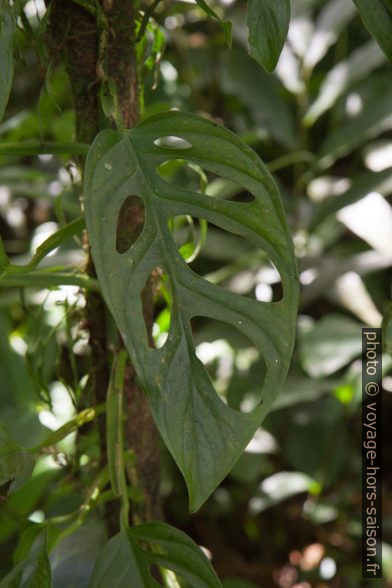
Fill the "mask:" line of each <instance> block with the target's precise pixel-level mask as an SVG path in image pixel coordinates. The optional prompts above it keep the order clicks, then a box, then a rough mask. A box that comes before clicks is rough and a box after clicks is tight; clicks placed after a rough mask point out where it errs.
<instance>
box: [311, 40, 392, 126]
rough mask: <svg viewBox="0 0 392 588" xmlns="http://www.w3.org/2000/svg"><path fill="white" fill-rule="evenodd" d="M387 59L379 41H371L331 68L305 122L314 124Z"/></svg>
mask: <svg viewBox="0 0 392 588" xmlns="http://www.w3.org/2000/svg"><path fill="white" fill-rule="evenodd" d="M384 61H385V58H384V54H383V53H382V51H380V49H379V47H378V45H377V43H375V42H374V41H369V42H368V43H366V44H365V45H363V47H359V49H356V50H355V51H353V53H352V54H351V55H350V56H349V57H348V58H347V59H345V60H344V61H340V62H339V63H338V64H337V65H335V66H334V67H333V68H332V69H330V70H329V71H328V73H327V75H326V77H325V79H324V80H323V82H322V84H321V86H320V90H319V93H318V96H317V98H316V99H315V100H314V102H313V103H312V104H311V105H310V107H309V109H308V111H307V113H306V114H305V118H304V124H305V125H306V126H311V125H313V124H314V123H315V122H316V121H317V119H318V118H319V117H320V116H321V115H322V114H323V113H324V112H326V111H327V110H328V109H329V108H331V107H332V106H333V105H334V104H335V102H336V101H337V100H338V98H339V97H340V96H341V95H342V94H343V93H344V92H345V91H346V90H347V89H348V88H349V87H350V86H351V84H353V83H354V82H357V81H358V80H361V79H362V78H364V77H366V76H367V75H368V74H369V73H371V72H372V71H373V70H374V69H376V68H377V67H379V66H380V65H382V64H383V63H384Z"/></svg>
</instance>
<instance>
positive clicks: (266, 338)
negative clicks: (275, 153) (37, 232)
mask: <svg viewBox="0 0 392 588" xmlns="http://www.w3.org/2000/svg"><path fill="white" fill-rule="evenodd" d="M173 129H175V132H176V136H175V137H170V135H169V133H170V132H172V130H173ZM178 157H185V158H186V160H187V161H189V162H191V163H193V164H196V165H199V166H200V167H202V169H204V170H206V171H209V172H214V173H216V174H219V175H220V176H221V177H223V178H225V179H227V180H231V181H233V182H237V183H238V184H240V185H241V186H243V188H244V189H246V190H248V191H249V192H250V194H252V195H253V196H254V202H252V203H249V204H243V203H242V204H241V203H234V202H227V201H225V200H218V199H213V198H211V197H210V196H204V195H202V194H198V193H196V192H193V193H192V192H190V191H189V190H187V191H185V190H181V189H180V188H178V187H177V186H174V185H170V184H169V183H166V182H165V181H163V180H161V179H160V178H159V176H158V174H157V173H156V171H155V170H156V168H157V166H159V165H161V164H162V163H164V162H165V161H168V160H169V161H170V160H171V159H176V158H178ZM84 192H85V197H86V222H87V228H88V233H89V239H90V243H91V247H92V254H93V258H94V263H95V266H96V268H97V273H98V278H99V280H100V284H101V287H102V291H103V294H104V296H105V299H106V301H107V304H108V306H109V308H110V310H111V312H112V313H113V316H114V318H115V320H116V323H117V326H118V328H119V330H120V332H121V334H122V337H123V340H124V342H125V345H126V347H127V349H128V351H129V354H130V357H131V359H132V362H133V364H134V366H135V368H136V370H137V374H138V376H139V379H140V382H141V383H142V385H143V387H144V389H145V391H146V393H147V394H148V396H149V399H150V406H151V409H152V412H153V415H154V418H155V421H156V423H157V426H158V428H159V430H160V432H161V435H162V437H163V439H164V440H165V443H166V445H167V447H168V448H169V450H170V451H171V453H172V454H173V456H174V458H175V460H176V462H177V463H178V465H179V467H180V469H181V471H182V472H183V474H184V477H185V479H186V482H187V485H188V490H189V496H190V506H191V510H193V511H194V510H197V509H198V508H199V507H200V506H201V504H202V503H203V502H205V500H206V499H207V498H208V496H209V495H210V494H211V492H212V491H213V490H214V489H215V488H216V486H217V485H218V484H219V482H220V481H221V480H222V479H223V478H224V476H225V475H226V474H227V472H228V471H229V469H230V468H231V466H232V465H233V463H234V462H235V461H236V460H237V458H238V457H239V455H240V453H241V452H242V450H243V448H244V447H245V446H246V444H247V443H248V442H249V441H250V439H251V437H252V436H253V434H254V432H255V430H256V428H257V426H258V425H259V424H260V422H261V420H262V418H263V417H264V416H265V415H266V414H267V412H268V410H269V408H270V406H271V404H272V402H273V400H274V398H275V397H276V395H277V393H278V391H279V388H280V386H281V384H282V382H283V379H284V377H285V374H286V371H287V367H288V362H289V359H290V355H291V350H292V346H293V339H294V320H293V319H294V317H295V312H296V307H297V295H298V294H297V283H296V282H297V280H296V266H295V261H294V257H293V253H292V245H291V240H290V237H289V234H288V231H287V228H286V224H285V220H284V215H283V211H282V206H281V202H280V200H279V194H278V191H277V188H276V186H275V184H274V182H273V180H272V178H271V176H270V175H269V173H268V171H267V169H266V168H265V166H264V165H263V163H262V162H261V161H260V160H259V159H258V158H257V156H256V154H254V153H253V152H252V151H251V150H250V149H249V148H248V147H247V146H246V145H245V144H244V143H242V142H241V141H240V140H239V139H237V138H236V137H235V136H234V135H233V134H231V133H230V132H228V131H227V130H226V129H224V128H222V127H219V126H218V125H216V124H214V123H211V122H209V121H207V120H203V119H201V118H198V117H195V116H191V115H189V114H185V113H175V112H173V113H170V114H169V113H168V114H161V115H156V116H155V117H152V118H150V119H146V120H145V121H144V122H143V123H142V124H141V125H139V126H138V127H136V128H135V129H134V130H132V131H126V132H125V133H124V134H122V133H118V132H115V131H103V132H102V133H101V134H100V135H99V136H98V137H97V138H96V139H95V141H94V143H93V145H92V146H91V149H90V152H89V155H88V157H87V162H86V170H85V189H84ZM129 194H134V195H138V196H139V197H141V198H143V201H144V205H145V208H146V219H147V220H146V225H145V227H144V229H143V233H142V234H141V236H140V237H139V239H137V240H136V242H134V243H133V244H132V246H131V248H130V249H129V250H128V251H126V252H125V253H124V252H122V253H118V251H116V228H117V221H118V215H119V211H120V209H121V207H122V205H123V203H124V201H125V199H126V197H127V196H128V195H129ZM177 215H192V216H194V217H197V218H205V219H206V220H207V221H209V222H211V223H213V225H216V226H218V227H221V228H223V229H225V230H226V231H231V232H232V233H234V234H239V235H242V236H243V237H245V238H246V239H248V240H249V241H250V242H251V243H253V244H254V245H256V246H259V247H260V248H261V249H263V250H264V251H265V252H266V253H267V254H268V255H269V257H270V258H271V260H272V261H273V263H274V264H275V266H276V267H277V269H278V271H279V272H280V274H281V277H282V283H283V290H284V296H283V300H282V302H280V303H279V304H270V305H269V304H266V303H260V302H257V301H252V300H250V299H248V298H242V299H241V297H240V296H236V295H235V294H232V293H229V292H224V291H223V290H222V289H220V288H218V287H217V286H215V285H212V284H210V283H208V281H206V280H204V279H203V278H201V277H199V276H197V275H196V274H195V273H194V272H192V271H191V270H190V269H189V268H188V267H187V265H186V263H185V262H184V260H183V259H182V258H181V256H180V255H179V253H178V251H177V247H176V246H175V243H173V240H172V237H171V235H170V231H169V229H168V221H169V219H170V218H171V217H174V216H177ZM104 236H105V237H104ZM157 266H160V267H161V268H162V269H163V270H164V272H165V273H166V274H167V276H168V278H169V282H170V289H171V292H172V298H173V301H172V306H171V311H172V317H171V326H170V331H169V336H168V340H167V342H166V344H165V346H164V347H163V348H162V349H160V350H152V349H149V346H148V342H147V333H146V327H145V324H144V320H143V314H142V306H141V300H140V296H141V292H142V290H143V288H144V286H145V284H146V281H147V279H148V276H149V274H150V272H151V271H153V270H154V269H155V267H157ZM195 316H208V317H211V318H217V319H219V320H221V321H224V322H227V323H228V324H231V325H233V326H235V327H236V328H238V330H239V331H240V332H242V333H244V334H246V335H247V336H249V337H251V339H252V340H253V342H254V343H255V345H256V347H257V348H258V349H259V351H260V353H262V354H263V356H264V358H265V361H266V363H267V373H266V376H265V382H264V386H263V389H262V390H261V400H260V406H258V407H257V408H256V409H255V410H254V411H253V412H252V413H250V414H241V413H240V412H235V411H233V410H232V409H231V408H229V407H227V406H225V405H224V404H223V402H222V401H221V400H220V399H219V398H218V396H217V395H216V393H215V392H214V389H213V387H212V385H211V382H210V380H209V378H208V376H207V374H206V372H205V370H204V368H203V366H202V364H201V362H200V361H199V360H198V358H197V357H196V355H195V349H194V344H193V341H192V334H191V330H190V320H191V319H192V318H193V317H195ZM218 428H219V437H218V438H217V437H216V431H217V429H218Z"/></svg>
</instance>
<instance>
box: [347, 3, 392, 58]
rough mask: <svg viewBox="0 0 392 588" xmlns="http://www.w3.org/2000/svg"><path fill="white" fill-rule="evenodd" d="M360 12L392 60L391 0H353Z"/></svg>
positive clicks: (371, 32)
mask: <svg viewBox="0 0 392 588" xmlns="http://www.w3.org/2000/svg"><path fill="white" fill-rule="evenodd" d="M353 1H354V4H355V6H356V7H357V8H358V12H359V14H360V15H361V18H362V20H363V22H364V24H365V26H366V28H367V29H368V31H369V33H370V34H371V35H372V36H373V37H374V38H375V39H376V41H377V43H378V44H379V45H380V47H381V49H382V50H383V51H384V53H385V55H386V56H387V57H388V59H389V60H390V61H392V34H391V31H392V3H391V1H390V0H373V2H369V1H368V0H353Z"/></svg>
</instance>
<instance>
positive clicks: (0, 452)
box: [0, 422, 34, 496]
mask: <svg viewBox="0 0 392 588" xmlns="http://www.w3.org/2000/svg"><path fill="white" fill-rule="evenodd" d="M33 469H34V458H33V456H32V455H31V454H30V453H29V452H28V451H26V450H25V449H23V448H22V447H20V446H19V445H17V444H16V443H15V441H14V440H13V438H12V436H11V434H10V433H9V432H8V430H7V429H6V427H5V426H4V424H3V423H1V422H0V487H1V486H3V485H5V484H7V483H9V482H11V484H10V485H9V487H8V488H7V491H6V492H5V495H6V494H7V493H8V492H15V491H16V490H19V488H21V487H22V486H23V484H25V483H26V482H27V480H28V479H29V478H30V476H31V474H32V471H33ZM1 494H2V495H3V492H2V491H1ZM3 496H4V495H3Z"/></svg>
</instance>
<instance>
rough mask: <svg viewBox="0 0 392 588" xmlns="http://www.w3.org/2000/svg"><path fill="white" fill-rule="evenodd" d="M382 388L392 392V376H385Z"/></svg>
mask: <svg viewBox="0 0 392 588" xmlns="http://www.w3.org/2000/svg"><path fill="white" fill-rule="evenodd" d="M382 386H383V388H384V390H386V391H387V392H392V376H385V378H383V380H382Z"/></svg>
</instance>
